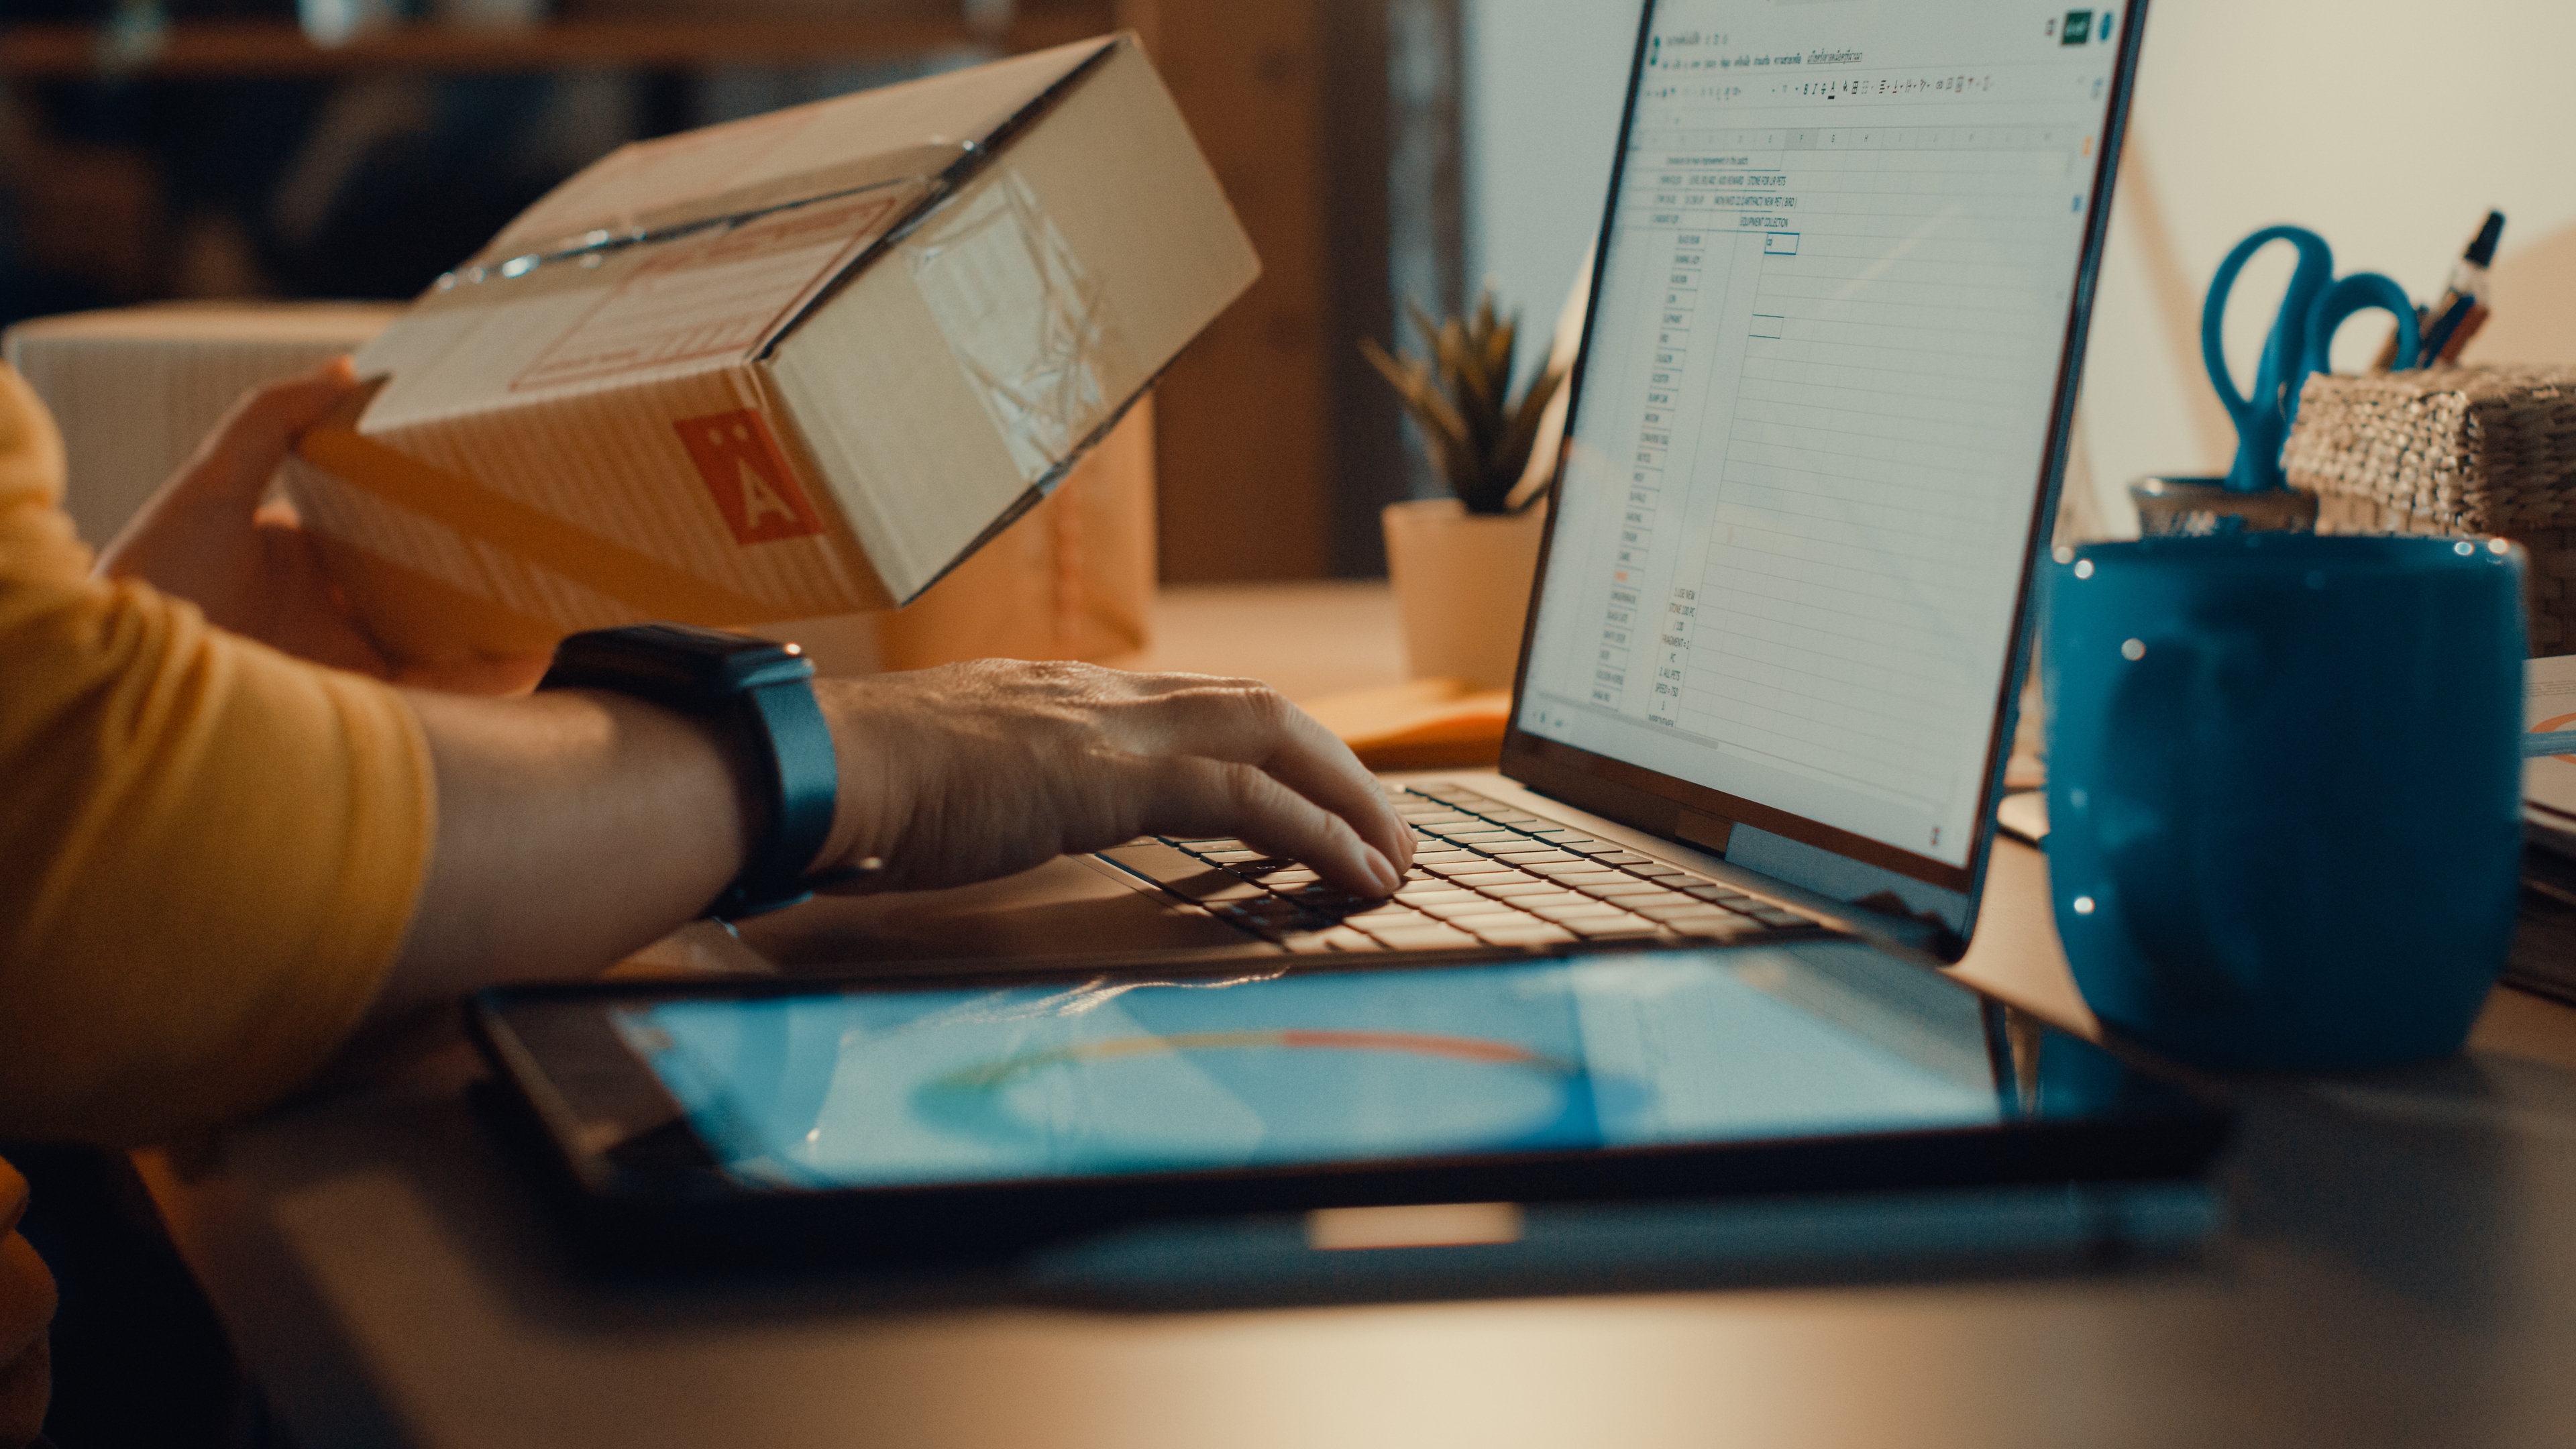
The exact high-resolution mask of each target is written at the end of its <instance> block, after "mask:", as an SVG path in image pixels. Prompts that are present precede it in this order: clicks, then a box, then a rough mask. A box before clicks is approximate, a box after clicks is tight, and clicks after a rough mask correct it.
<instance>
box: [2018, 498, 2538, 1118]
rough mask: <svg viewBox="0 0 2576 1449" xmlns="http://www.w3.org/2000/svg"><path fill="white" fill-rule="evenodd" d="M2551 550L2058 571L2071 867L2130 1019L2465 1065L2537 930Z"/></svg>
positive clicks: (2090, 932)
mask: <svg viewBox="0 0 2576 1449" xmlns="http://www.w3.org/2000/svg"><path fill="white" fill-rule="evenodd" d="M2522 569H2523V563H2522V554H2521V551H2520V550H2519V549H2516V548H2513V547H2512V546H2510V545H2508V544H2506V543H2504V542H2503V541H2501V540H2485V539H2479V540H2455V539H2437V538H2378V537H2319V536H2317V535H2313V534H2293V533H2234V534H2222V535H2218V536H2215V537H2204V538H2153V539H2144V540H2140V541H2138V542H2135V543H2121V544H2100V545H2091V546H2087V547H2084V548H2081V549H2076V550H2072V551H2068V550H2060V551H2059V553H2058V555H2057V561H2056V562H2055V563H2054V564H2053V565H2051V566H2049V567H2048V569H2047V572H2046V577H2045V579H2044V581H2043V582H2044V587H2045V588H2046V590H2047V600H2046V605H2047V607H2046V615H2045V619H2046V622H2045V625H2044V640H2043V644H2044V651H2045V652H2044V658H2043V668H2044V670H2045V675H2044V685H2045V689H2046V692H2047V699H2048V711H2049V719H2048V726H2049V727H2048V818H2049V835H2048V857H2049V877H2050V895H2051V897H2052V899H2053V901H2054V903H2055V906H2056V911H2057V929H2058V934H2059V936H2060V938H2061V939H2062V940H2063V941H2064V943H2065V947H2066V957H2067V962H2068V964H2069V965H2070V966H2072V967H2073V968H2074V972H2075V980H2076V984H2077V985H2078V986H2079V987H2080V988H2082V990H2083V993H2084V999H2085V1002H2086V1003H2087V1004H2088V1005H2090V1006H2091V1007H2092V1008H2093V1011H2094V1013H2095V1014H2096V1015H2097V1016H2098V1017H2100V1018H2101V1020H2102V1022H2103V1023H2104V1025H2106V1026H2108V1027H2110V1028H2112V1029H2113V1030H2114V1031H2116V1032H2118V1033H2119V1034H2121V1035H2123V1036H2126V1037H2129V1038H2131V1039H2133V1040H2135V1041H2138V1042H2140V1043H2142V1044H2144V1045H2146V1046H2148V1047H2150V1048H2153V1049H2155V1050H2158V1051H2162V1052H2164V1053H2166V1054H2168V1055H2171V1056H2174V1057H2176V1058H2179V1059H2182V1060H2185V1061H2190V1062H2195V1063H2198V1064H2201V1065H2205V1066H2214V1067H2227V1068H2247V1069H2279V1070H2289V1071H2334V1070H2350V1069H2360V1068H2368V1067H2377V1066H2386V1065H2392V1064H2395V1063H2398V1062H2406V1061H2414V1060H2419V1059H2422V1058H2427V1057H2435V1056H2440V1055H2442V1054H2444V1053H2447V1052H2450V1051H2453V1050H2456V1049H2457V1048H2458V1046H2459V1045H2460V1043H2461V1042H2462V1041H2463V1040H2465V1039H2466V1038H2467V1036H2468V1031H2469V1027H2470V1025H2471V1023H2472V1022H2474V1021H2475V1020H2476V1018H2477V1014H2478V1011H2479V1008H2480V1006H2481V1005H2482V1004H2483V1003H2484V1001H2485V999H2486V994H2487V990H2488V988H2489V987H2490V986H2491V985H2492V984H2493V982H2494V980H2495V977H2496V973H2497V972H2498V971H2500V970H2501V969H2502V968H2503V965H2504V960H2505V953H2506V951H2507V950H2508V948H2509V947H2510V946H2511V943H2512V939H2513V931H2514V907H2515V894H2516V891H2517V889H2518V880H2519V870H2520V859H2521V855H2520V852H2521V839H2522V826H2521V795H2522V785H2521V781H2522V762H2521V758H2520V751H2519V748H2518V743H2517V740H2518V736H2519V734H2520V732H2521V729H2522V661H2523V654H2524V641H2523V605H2522Z"/></svg>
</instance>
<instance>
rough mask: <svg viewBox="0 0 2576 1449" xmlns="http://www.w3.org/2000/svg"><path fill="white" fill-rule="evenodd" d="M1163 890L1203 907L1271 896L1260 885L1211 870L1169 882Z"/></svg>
mask: <svg viewBox="0 0 2576 1449" xmlns="http://www.w3.org/2000/svg"><path fill="white" fill-rule="evenodd" d="M1162 884H1163V889H1165V890H1167V891H1170V892H1171V893H1172V894H1174V895H1176V896H1186V897H1188V898H1189V899H1191V900H1194V901H1196V902H1198V903H1199V904H1200V905H1203V906H1217V905H1223V904H1225V903H1226V902H1228V901H1249V900H1258V899H1261V898H1263V897H1265V896H1267V895H1268V894H1269V892H1267V891H1265V890H1263V889H1262V888H1261V887H1260V885H1259V884H1257V883H1255V882H1253V881H1248V880H1242V879H1239V878H1237V877H1235V876H1230V875H1227V874H1226V873H1225V872H1223V871H1221V870H1211V871H1207V872H1205V873H1203V874H1200V875H1194V876H1192V877H1190V878H1189V879H1188V880H1167V881H1164V882H1163V883H1162Z"/></svg>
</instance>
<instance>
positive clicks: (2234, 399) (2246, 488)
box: [2200, 226, 2334, 493]
mask: <svg viewBox="0 0 2576 1449" xmlns="http://www.w3.org/2000/svg"><path fill="white" fill-rule="evenodd" d="M2276 241H2285V242H2288V243H2289V244H2290V245H2291V246H2292V247H2294V248H2296V249H2297V250H2298V254H2299V261H2298V265H2297V267H2296V268H2295V269H2294V270H2293V271H2292V272H2291V273H2290V286H2289V290H2288V291H2286V292H2284V293H2282V295H2281V310H2280V311H2279V312H2278V313H2277V314H2275V315H2274V316H2273V318H2272V327H2271V330H2270V331H2269V332H2267V333H2266V334H2265V335H2264V338H2263V354H2262V357H2261V359H2260V361H2258V362H2257V363H2256V364H2255V368H2254V390H2253V392H2252V394H2251V395H2248V394H2245V393H2240V392H2238V391H2237V390H2236V379H2235V378H2234V377H2233V376H2232V375H2230V374H2229V372H2228V370H2227V349H2226V347H2225V345H2224V338H2223V336H2222V333H2223V331H2224V324H2225V323H2226V320H2227V302H2228V298H2229V295H2230V294H2231V293H2233V292H2234V291H2235V289H2236V276H2237V273H2239V272H2241V271H2243V270H2244V269H2245V263H2246V262H2247V260H2248V259H2250V258H2251V257H2252V256H2253V255H2254V254H2255V253H2256V252H2258V251H2261V250H2262V249H2263V248H2265V247H2267V246H2269V245H2271V244H2272V243H2274V242H2276ZM2333 282H2334V249H2333V248H2332V247H2329V246H2327V245H2326V239H2325V238H2324V237H2321V236H2319V235H2317V234H2316V233H2315V232H2312V231H2310V230H2308V229H2307V228H2306V227H2303V226H2267V227H2265V228H2263V229H2262V230H2261V231H2258V232H2256V233H2254V234H2253V235H2252V236H2249V237H2247V238H2246V239H2245V240H2243V241H2241V242H2238V243H2237V244H2236V246H2235V249H2234V250H2232V251H2230V252H2229V253H2228V254H2227V257H2226V259H2225V260H2224V261H2221V262H2220V263H2219V264H2218V275H2217V276H2215V277H2212V278H2211V279H2210V283H2209V300H2208V301H2206V302H2205V303H2203V304H2202V306H2201V309H2200V359H2201V362H2202V364H2203V365H2205V366H2206V367H2207V368H2208V369H2209V382H2210V386H2212V387H2214V388H2216V389H2217V390H2218V401H2219V404H2220V405H2221V406H2222V407H2225V408H2226V409H2227V415H2228V417H2229V418H2231V419H2233V420H2234V421H2235V423H2236V461H2235V463H2234V464H2233V465H2232V466H2231V467H2229V469H2228V470H2227V486H2228V487H2229V488H2230V489H2233V490H2235V491H2238V492H2244V493H2259V492H2263V491H2266V490H2269V489H2275V488H2286V487H2288V486H2289V483H2288V480H2287V479H2284V478H2283V477H2282V476H2281V445H2282V444H2283V443H2284V442H2286V441H2288V439H2289V436H2290V419H2289V414H2290V411H2291V410H2292V409H2293V408H2295V407H2296V405H2297V397H2298V394H2297V393H2296V391H2295V390H2294V388H2295V383H2296V380H2297V379H2299V378H2303V377H2305V376H2306V374H2305V373H2304V372H2303V371H2302V370H2301V364H2302V363H2303V362H2304V361H2305V360H2306V353H2307V339H2308V325H2307V324H2308V318H2309V316H2310V315H2311V314H2312V312H2313V311H2314V309H2315V307H2316V303H2317V299H2318V298H2319V297H2321V296H2322V295H2324V293H2325V291H2326V289H2327V288H2328V287H2329V286H2331V285H2332V284H2333Z"/></svg>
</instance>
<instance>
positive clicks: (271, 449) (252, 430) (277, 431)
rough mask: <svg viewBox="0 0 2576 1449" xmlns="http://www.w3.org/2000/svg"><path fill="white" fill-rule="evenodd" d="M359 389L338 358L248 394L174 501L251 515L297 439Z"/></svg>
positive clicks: (210, 437)
mask: <svg viewBox="0 0 2576 1449" xmlns="http://www.w3.org/2000/svg"><path fill="white" fill-rule="evenodd" d="M357 385H358V382H357V374H356V372H355V370H354V369H353V368H352V367H351V365H350V362H349V359H348V358H346V357H335V358H332V359H331V360H330V361H328V362H325V363H323V364H321V365H320V366H318V367H315V368H312V369H311V370H309V371H306V372H300V373H297V374H296V375H295V376H293V377H289V378H283V379H280V380H279V381H276V382H272V383H270V384H268V385H267V386H265V387H262V388H260V389H258V390H257V391H255V392H252V393H249V394H247V395H245V396H244V397H243V398H242V400H241V401H240V402H237V403H235V404H233V408H232V411H230V412H228V413H226V414H224V418H223V421H221V422H219V423H217V424H215V429H214V431H213V432H211V433H209V434H207V435H206V441H205V442H204V444H203V445H201V446H200V447H199V448H198V449H197V453H196V456H195V457H193V458H190V459H189V460H188V462H187V464H186V466H185V467H183V468H182V469H181V470H180V473H179V477H178V479H177V481H176V486H175V487H174V490H173V492H174V497H175V498H177V499H181V500H184V501H186V502H188V503H190V504H217V505H232V506H238V507H239V508H240V509H241V510H242V511H243V512H245V513H247V512H249V511H250V509H251V508H253V507H254V506H255V505H257V504H258V502H259V499H260V495H262V494H263V493H266V492H267V491H268V480H269V479H270V478H271V477H272V476H274V475H275V474H276V472H277V467H278V465H279V464H280V463H283V462H285V461H286V454H287V450H288V449H290V448H292V447H293V446H294V444H295V439H296V435H298V434H300V433H302V432H303V431H304V430H305V429H306V428H309V427H311V426H313V425H314V424H315V423H318V422H320V421H322V419H323V418H325V417H328V416H329V415H330V412H331V410H332V409H333V408H335V407H338V406H339V405H340V404H341V403H342V402H343V401H345V400H346V399H347V398H348V396H349V394H350V393H351V392H352V391H353V390H355V389H356V387H357Z"/></svg>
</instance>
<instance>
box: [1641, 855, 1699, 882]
mask: <svg viewBox="0 0 2576 1449" xmlns="http://www.w3.org/2000/svg"><path fill="white" fill-rule="evenodd" d="M1627 870H1628V874H1630V875H1633V876H1637V877H1640V878H1642V879H1645V880H1659V881H1662V882H1663V883H1664V884H1666V885H1681V884H1683V883H1685V882H1688V881H1696V880H1698V879H1699V877H1698V876H1695V875H1693V874H1691V873H1690V872H1689V871H1686V870H1684V869H1682V868H1681V867H1680V866H1677V865H1666V864H1664V863H1663V862H1661V861H1652V862H1649V863H1647V864H1645V865H1632V866H1629V867H1628V868H1627Z"/></svg>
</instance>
